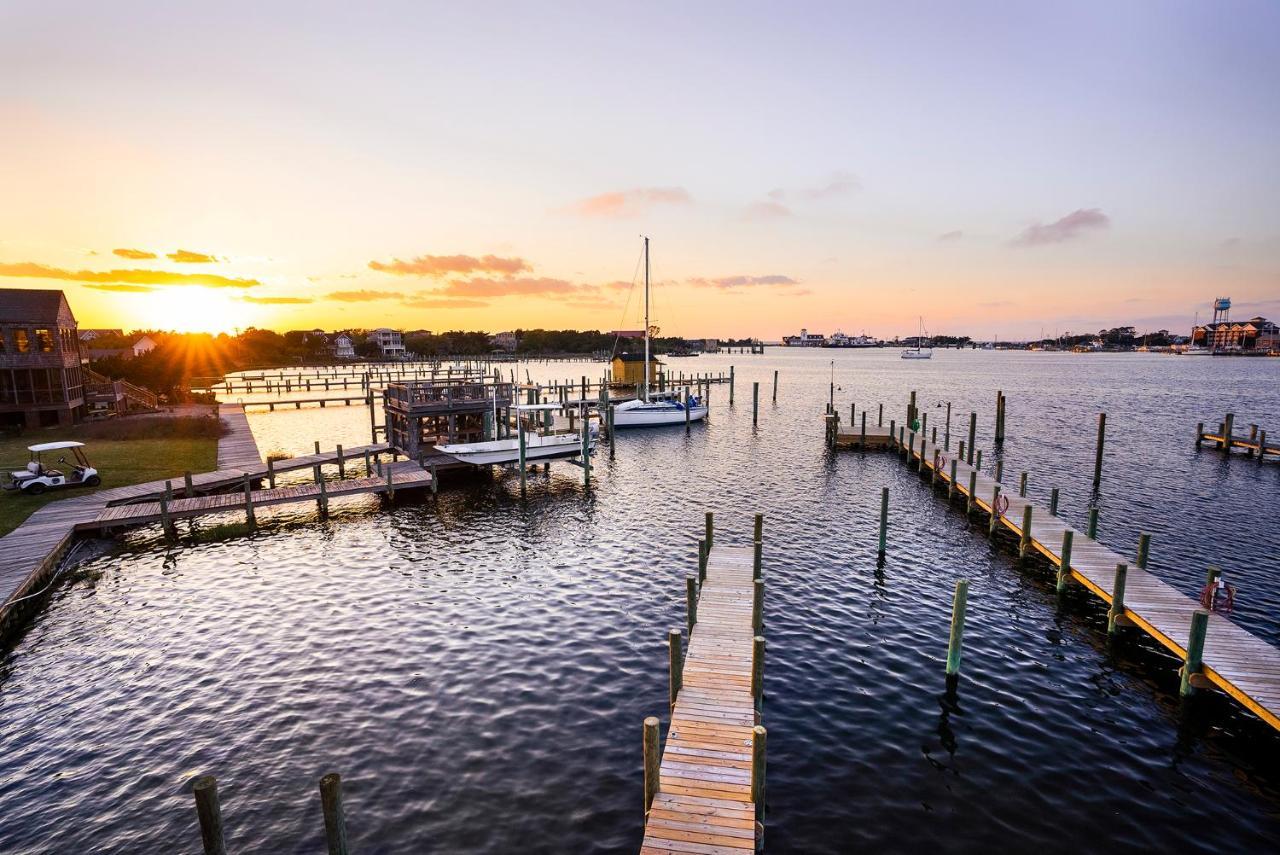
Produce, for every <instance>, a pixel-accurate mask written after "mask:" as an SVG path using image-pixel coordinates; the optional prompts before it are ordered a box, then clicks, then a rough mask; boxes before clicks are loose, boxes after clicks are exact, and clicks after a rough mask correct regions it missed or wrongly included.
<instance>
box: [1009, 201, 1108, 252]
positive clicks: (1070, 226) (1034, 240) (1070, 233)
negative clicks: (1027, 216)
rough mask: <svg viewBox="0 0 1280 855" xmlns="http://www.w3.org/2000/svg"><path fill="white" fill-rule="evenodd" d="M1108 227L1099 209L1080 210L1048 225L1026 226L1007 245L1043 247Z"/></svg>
mask: <svg viewBox="0 0 1280 855" xmlns="http://www.w3.org/2000/svg"><path fill="white" fill-rule="evenodd" d="M1110 225H1111V219H1110V218H1109V217H1108V216H1107V215H1106V214H1104V213H1102V209H1101V208H1080V209H1079V210H1076V211H1072V212H1071V213H1070V214H1067V215H1066V216H1065V217H1063V218H1062V219H1060V220H1055V221H1054V222H1052V223H1049V224H1048V225H1044V224H1042V223H1035V224H1033V225H1030V226H1027V228H1026V229H1024V230H1023V232H1022V233H1021V234H1020V235H1018V236H1017V237H1015V238H1014V239H1013V240H1011V241H1009V243H1010V245H1011V246H1044V245H1045V244H1051V243H1062V242H1064V241H1068V240H1071V239H1073V238H1076V237H1079V236H1080V235H1081V234H1083V233H1085V232H1089V231H1096V230H1099V229H1106V228H1108V227H1109V226H1110Z"/></svg>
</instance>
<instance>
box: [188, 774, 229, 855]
mask: <svg viewBox="0 0 1280 855" xmlns="http://www.w3.org/2000/svg"><path fill="white" fill-rule="evenodd" d="M191 792H192V794H193V795H195V798H196V816H197V817H198V818H199V820H200V841H201V843H203V844H204V855H227V843H226V839H225V838H224V836H223V832H222V806H221V805H220V804H219V803H218V782H217V780H216V779H215V778H214V777H213V776H212V775H201V776H200V777H199V778H196V780H195V783H193V784H192V786H191Z"/></svg>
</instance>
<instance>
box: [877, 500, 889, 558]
mask: <svg viewBox="0 0 1280 855" xmlns="http://www.w3.org/2000/svg"><path fill="white" fill-rule="evenodd" d="M888 534H889V488H888V487H881V488H880V550H879V552H878V553H877V557H878V558H879V559H880V560H881V561H883V560H884V554H885V544H886V542H887V540H888Z"/></svg>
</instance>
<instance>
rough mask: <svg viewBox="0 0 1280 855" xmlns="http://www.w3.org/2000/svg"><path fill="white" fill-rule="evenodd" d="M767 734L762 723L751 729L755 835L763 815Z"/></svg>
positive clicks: (752, 799)
mask: <svg viewBox="0 0 1280 855" xmlns="http://www.w3.org/2000/svg"><path fill="white" fill-rule="evenodd" d="M768 735H769V732H768V731H767V730H765V729H764V725H762V724H757V725H756V726H755V727H753V728H752V729H751V801H752V803H754V804H755V806H756V829H757V835H758V834H759V829H760V817H762V816H764V754H765V742H766V740H767V739H768Z"/></svg>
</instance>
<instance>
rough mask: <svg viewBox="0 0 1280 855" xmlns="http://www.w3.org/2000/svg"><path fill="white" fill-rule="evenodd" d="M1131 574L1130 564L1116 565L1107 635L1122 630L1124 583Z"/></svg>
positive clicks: (1108, 613) (1108, 611)
mask: <svg viewBox="0 0 1280 855" xmlns="http://www.w3.org/2000/svg"><path fill="white" fill-rule="evenodd" d="M1128 576H1129V565H1128V564H1117V565H1116V577H1115V580H1114V581H1113V582H1112V583H1111V608H1110V609H1108V610H1107V635H1115V634H1116V633H1117V632H1119V631H1120V625H1121V622H1122V621H1123V619H1124V585H1125V580H1126V579H1127V578H1128Z"/></svg>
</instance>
